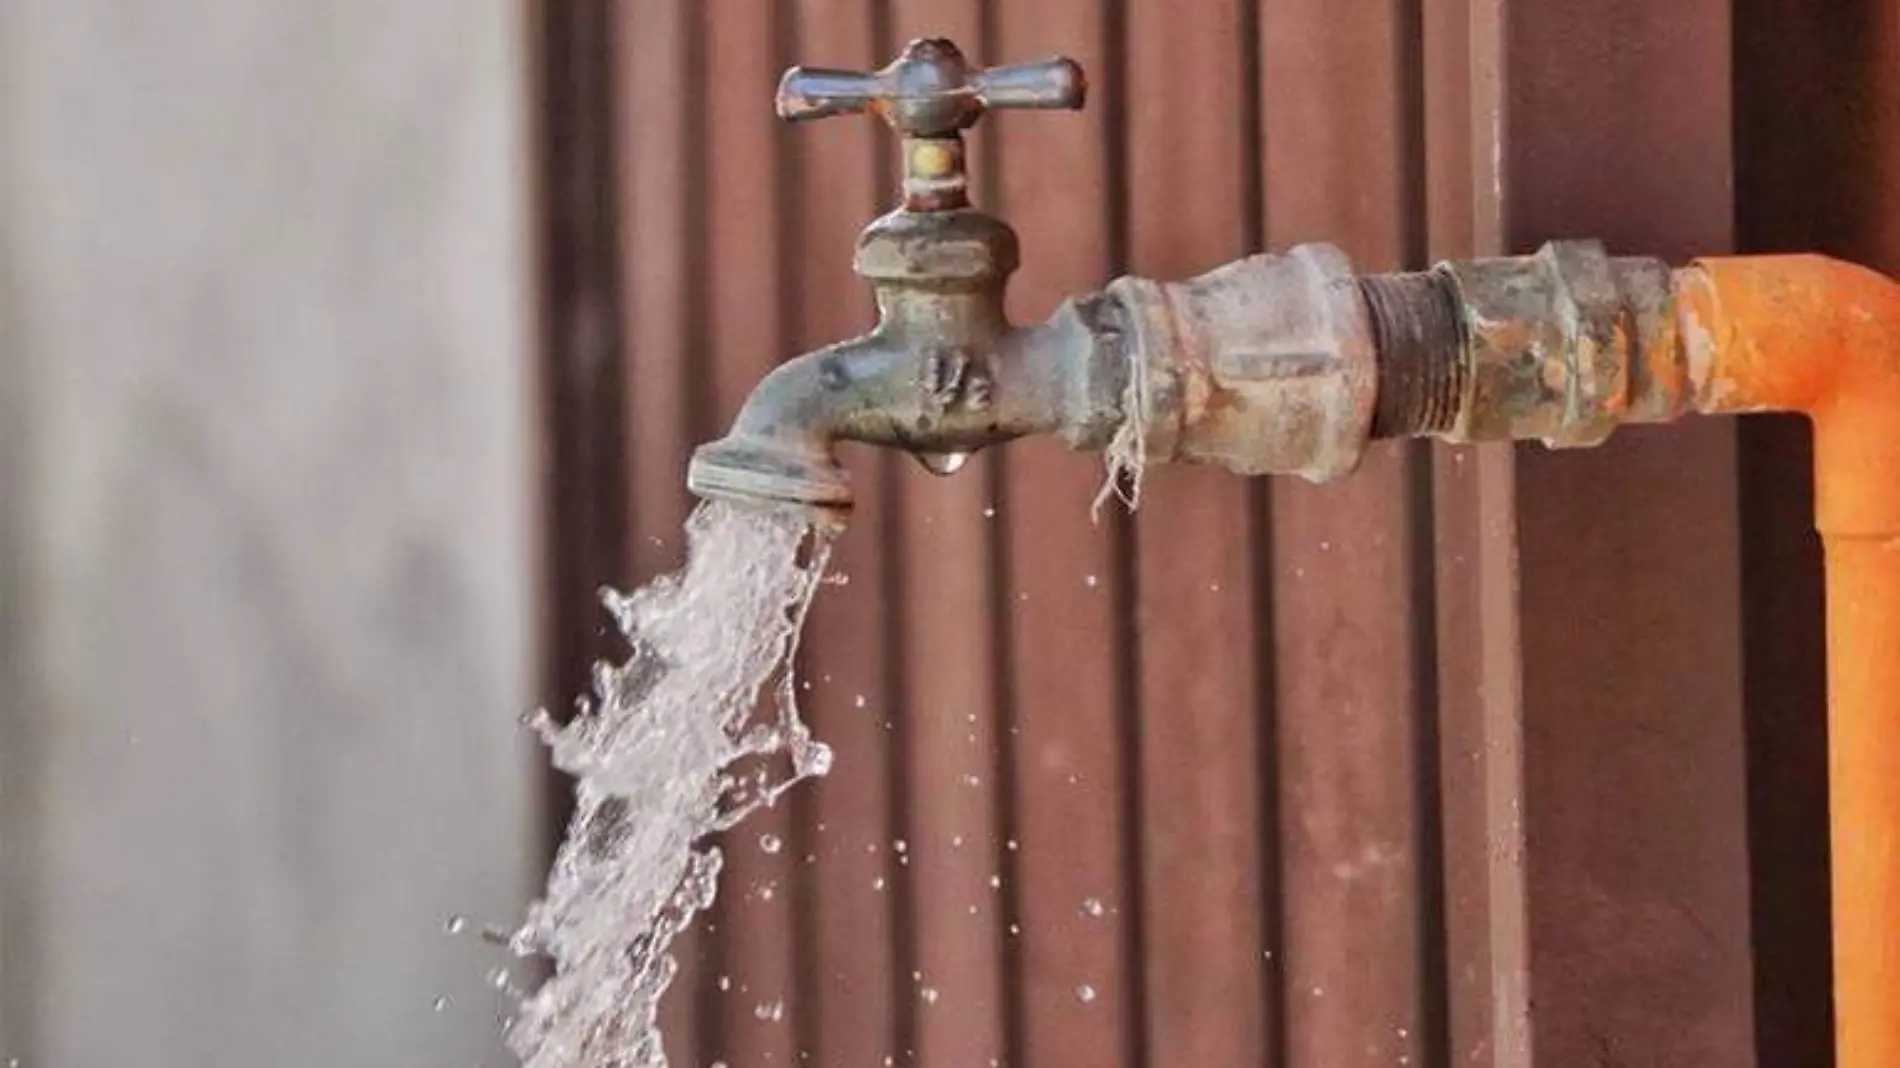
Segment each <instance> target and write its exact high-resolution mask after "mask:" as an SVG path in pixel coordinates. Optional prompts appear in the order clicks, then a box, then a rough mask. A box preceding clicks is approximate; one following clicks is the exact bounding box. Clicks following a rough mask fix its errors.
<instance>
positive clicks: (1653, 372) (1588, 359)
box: [1432, 241, 1689, 448]
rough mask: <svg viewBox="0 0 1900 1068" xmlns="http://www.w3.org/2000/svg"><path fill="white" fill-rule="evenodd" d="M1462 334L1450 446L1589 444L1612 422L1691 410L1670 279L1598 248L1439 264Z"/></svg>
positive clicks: (1651, 264)
mask: <svg viewBox="0 0 1900 1068" xmlns="http://www.w3.org/2000/svg"><path fill="white" fill-rule="evenodd" d="M1432 273H1433V274H1435V275H1438V276H1440V277H1441V278H1443V279H1444V280H1445V281H1446V283H1447V284H1448V285H1449V286H1450V289H1451V296H1452V300H1453V301H1454V303H1455V304H1456V305H1457V307H1458V309H1459V318H1460V320H1461V327H1462V334H1463V337H1462V345H1463V353H1462V362H1463V363H1464V365H1465V371H1464V374H1463V376H1462V377H1463V382H1462V388H1463V389H1464V397H1463V398H1462V400H1461V403H1460V404H1459V405H1458V410H1459V414H1458V417H1457V418H1456V419H1455V420H1453V421H1452V422H1451V424H1450V425H1449V426H1448V427H1445V428H1443V429H1435V430H1434V431H1433V436H1435V437H1439V438H1443V439H1444V440H1447V441H1455V442H1466V441H1495V440H1508V439H1520V438H1522V439H1536V440H1538V441H1542V442H1543V443H1544V444H1545V445H1548V446H1551V447H1553V448H1573V447H1580V446H1589V445H1597V444H1600V443H1602V442H1603V440H1604V439H1606V438H1608V437H1609V436H1610V432H1611V431H1613V430H1615V429H1616V425H1617V424H1618V423H1626V422H1636V423H1650V422H1662V421H1665V420H1668V419H1673V418H1675V417H1676V416H1678V415H1680V414H1682V413H1683V411H1684V410H1686V408H1687V407H1688V403H1689V377H1688V368H1687V366H1686V364H1685V362H1684V360H1683V357H1682V353H1681V347H1680V346H1679V345H1677V344H1676V313H1675V299H1674V295H1673V290H1672V287H1671V280H1670V271H1669V268H1668V266H1667V265H1665V264H1664V263H1663V262H1662V261H1661V260H1656V259H1650V258H1648V257H1618V258H1614V259H1613V258H1611V257H1610V256H1608V255H1607V254H1605V252H1604V251H1603V246H1602V245H1601V244H1599V243H1598V242H1595V241H1553V242H1550V243H1549V244H1546V245H1545V246H1544V247H1543V248H1541V249H1539V250H1538V251H1537V253H1536V254H1535V255H1531V256H1507V257H1499V258H1496V259H1481V260H1462V261H1454V262H1449V263H1442V264H1439V265H1438V266H1437V267H1436V268H1434V270H1433V272H1432Z"/></svg>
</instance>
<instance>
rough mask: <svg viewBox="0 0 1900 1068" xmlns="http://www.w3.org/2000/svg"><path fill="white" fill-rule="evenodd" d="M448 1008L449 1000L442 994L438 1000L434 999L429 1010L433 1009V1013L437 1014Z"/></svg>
mask: <svg viewBox="0 0 1900 1068" xmlns="http://www.w3.org/2000/svg"><path fill="white" fill-rule="evenodd" d="M448 1007H449V998H448V995H446V994H444V995H443V996H441V997H439V998H436V999H435V1004H434V1005H432V1006H431V1008H433V1009H435V1011H437V1012H441V1011H442V1010H443V1009H446V1008H448Z"/></svg>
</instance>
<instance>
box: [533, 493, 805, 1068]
mask: <svg viewBox="0 0 1900 1068" xmlns="http://www.w3.org/2000/svg"><path fill="white" fill-rule="evenodd" d="M686 539H687V550H688V551H687V562H686V566H685V568H684V569H683V570H681V571H679V572H677V573H675V574H673V575H669V576H667V577H665V578H661V579H658V580H656V581H654V582H652V583H650V584H648V585H647V586H645V587H644V588H642V589H640V590H637V591H635V592H634V593H632V594H628V595H625V596H621V595H618V594H611V593H610V594H607V595H606V596H605V600H606V602H607V607H608V610H609V611H610V612H612V614H613V616H614V619H615V621H616V622H617V623H618V624H619V627H620V630H621V632H622V633H623V634H624V635H626V638H627V642H628V645H629V647H630V649H631V652H630V653H629V655H628V656H627V658H626V659H625V660H624V661H622V662H620V663H618V664H600V665H597V666H596V668H595V673H594V696H593V698H592V699H591V700H583V701H582V702H581V703H580V706H579V710H578V712H577V713H576V715H575V716H574V718H573V720H572V721H571V722H569V723H568V724H566V725H565V726H560V725H557V724H555V723H554V722H553V721H552V720H551V719H549V718H548V717H547V716H546V715H545V714H543V715H539V716H536V717H535V718H534V719H533V720H532V721H531V722H532V725H533V726H534V727H535V729H536V731H537V732H538V733H539V734H540V735H541V738H542V740H543V741H544V742H545V743H546V744H547V746H548V747H549V749H550V750H551V752H552V755H553V760H554V764H555V766H557V767H559V768H560V769H561V770H563V771H565V772H567V773H569V774H570V775H573V776H574V777H575V778H576V780H577V782H576V784H575V809H574V816H573V819H572V820H571V821H570V823H569V824H568V832H567V839H566V841H565V842H564V843H563V844H562V846H561V848H560V851H559V852H558V853H557V855H556V857H555V861H554V866H553V870H552V871H551V872H550V873H549V875H548V885H547V891H546V895H545V896H544V897H543V898H542V899H541V900H540V901H539V902H537V903H536V904H535V905H534V906H533V907H532V908H531V909H530V910H529V912H528V916H527V920H526V922H525V923H524V924H523V925H522V927H521V928H520V930H518V931H517V932H515V934H514V935H513V937H512V938H511V939H510V946H511V948H513V949H514V951H515V952H516V953H518V954H521V955H523V956H527V955H540V956H543V957H546V958H547V959H548V961H549V962H550V963H551V964H552V969H553V972H552V975H551V976H550V977H549V978H548V979H547V980H546V981H545V982H544V983H543V984H542V985H541V986H540V987H539V988H538V989H537V990H535V991H534V992H533V993H532V994H530V995H528V996H527V997H526V998H525V999H524V1000H523V1002H522V1004H521V1011H520V1013H519V1015H518V1017H517V1019H516V1020H515V1022H514V1024H513V1025H512V1026H511V1027H510V1028H509V1031H508V1044H509V1046H510V1047H511V1048H512V1049H513V1050H514V1051H515V1053H516V1054H517V1055H518V1056H519V1057H520V1058H521V1061H522V1064H523V1065H524V1068H664V1066H665V1064H666V1054H665V1051H664V1049H663V1048H662V1046H661V1042H660V1035H659V1028H658V1023H657V1016H658V1007H659V1001H660V997H661V995H662V994H664V993H665V992H666V988H667V985H668V984H669V983H671V982H672V979H673V975H674V973H675V971H677V967H678V966H677V963H676V962H675V961H674V959H673V957H672V956H671V955H670V954H669V953H668V951H667V948H668V945H669V944H670V943H671V942H672V940H673V938H674V936H675V935H677V934H679V932H680V931H682V930H684V929H685V928H686V927H687V926H688V925H689V924H690V923H691V922H692V919H693V917H694V916H695V915H696V914H698V913H699V912H700V911H701V910H703V909H705V908H706V907H707V906H708V905H710V904H711V903H712V901H713V896H714V894H715V893H716V891H717V882H718V876H719V869H720V865H721V862H722V855H721V853H720V851H719V849H718V847H717V846H714V845H712V844H710V843H709V842H708V841H707V838H708V836H710V835H712V834H713V833H715V832H718V831H722V830H725V829H727V828H729V827H731V826H732V825H733V824H735V823H737V822H739V821H740V820H741V819H743V818H744V817H745V816H746V815H747V814H748V813H750V812H752V811H753V810H755V809H757V808H759V807H761V806H765V805H770V804H772V803H773V802H774V801H776V800H777V798H778V796H779V794H780V793H782V792H783V791H784V790H785V789H787V788H788V787H790V786H791V785H792V784H794V783H796V782H797V781H799V780H800V779H803V778H806V777H808V776H813V775H823V774H824V773H825V772H826V771H827V770H828V769H829V768H830V764H831V752H830V750H829V749H827V748H826V747H825V746H824V745H823V744H821V743H819V742H817V741H814V740H813V739H812V737H811V734H810V732H809V731H808V730H807V728H806V726H805V724H804V723H803V722H801V721H800V720H799V718H798V709H797V706H796V703H795V701H794V700H793V686H792V679H791V672H790V669H789V666H788V665H789V663H790V661H791V658H792V654H793V651H794V649H795V646H796V643H797V637H798V630H799V627H800V625H801V624H802V623H803V621H804V615H805V610H806V608H807V607H808V606H809V605H810V603H811V599H812V595H813V594H814V593H815V592H816V590H817V586H818V582H819V578H820V576H821V574H822V572H823V569H824V555H825V545H824V543H823V540H822V539H821V538H819V537H818V536H816V535H814V534H813V532H812V529H811V526H810V524H809V523H808V522H807V521H806V520H805V518H804V517H803V516H802V515H801V514H798V513H787V512H781V511H768V510H761V509H752V508H747V507H744V506H742V505H737V504H730V503H723V502H714V503H708V504H704V505H701V506H700V508H699V509H698V510H697V511H695V512H694V513H693V515H692V517H691V518H690V519H689V520H688V521H687V524H686ZM769 682H776V686H775V687H773V688H772V690H771V691H770V697H769V698H768V699H766V700H763V701H762V700H761V695H762V693H764V692H765V691H766V684H767V683H769Z"/></svg>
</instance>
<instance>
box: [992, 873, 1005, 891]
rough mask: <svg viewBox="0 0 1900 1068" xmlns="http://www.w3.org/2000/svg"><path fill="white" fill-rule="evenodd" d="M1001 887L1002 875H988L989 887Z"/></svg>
mask: <svg viewBox="0 0 1900 1068" xmlns="http://www.w3.org/2000/svg"><path fill="white" fill-rule="evenodd" d="M1002 888H1003V877H1002V876H1000V875H992V876H990V889H991V890H1001V889H1002Z"/></svg>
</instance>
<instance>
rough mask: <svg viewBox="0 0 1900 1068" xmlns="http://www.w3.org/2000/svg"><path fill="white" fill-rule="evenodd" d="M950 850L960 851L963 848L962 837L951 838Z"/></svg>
mask: <svg viewBox="0 0 1900 1068" xmlns="http://www.w3.org/2000/svg"><path fill="white" fill-rule="evenodd" d="M950 848H951V849H962V848H963V836H962V835H960V834H959V835H956V836H954V837H952V838H951V839H950Z"/></svg>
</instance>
